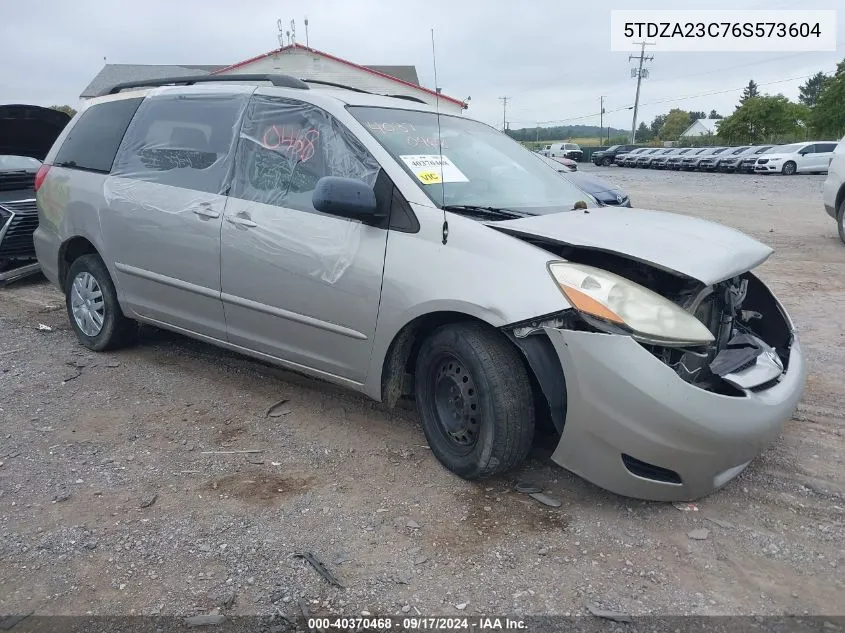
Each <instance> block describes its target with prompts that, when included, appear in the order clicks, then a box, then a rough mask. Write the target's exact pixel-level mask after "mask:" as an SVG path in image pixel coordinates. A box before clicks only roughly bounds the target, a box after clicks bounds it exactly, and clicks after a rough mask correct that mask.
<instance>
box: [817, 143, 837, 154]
mask: <svg viewBox="0 0 845 633" xmlns="http://www.w3.org/2000/svg"><path fill="white" fill-rule="evenodd" d="M834 149H836V143H819V144H818V145H816V151H817V152H819V153H822V152H825V153H826V152H832V151H833V150H834Z"/></svg>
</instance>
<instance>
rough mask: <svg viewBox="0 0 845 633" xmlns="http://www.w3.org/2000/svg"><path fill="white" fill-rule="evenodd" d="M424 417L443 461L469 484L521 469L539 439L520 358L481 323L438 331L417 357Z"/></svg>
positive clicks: (428, 436)
mask: <svg viewBox="0 0 845 633" xmlns="http://www.w3.org/2000/svg"><path fill="white" fill-rule="evenodd" d="M414 382H415V390H416V399H417V411H418V412H419V416H420V420H421V422H422V427H423V431H424V432H425V436H426V439H427V440H428V444H429V446H430V447H431V450H432V452H433V453H434V455H435V456H436V457H437V459H439V460H440V462H441V463H442V464H443V465H444V466H446V468H448V469H449V470H451V471H452V472H453V473H455V474H456V475H458V476H460V477H463V478H464V479H480V478H483V477H488V476H490V475H494V474H496V473H500V472H503V471H505V470H508V469H510V468H513V467H515V466H518V465H519V464H520V463H521V462H522V461H523V460H524V459H525V456H526V455H527V454H528V451H529V449H530V448H531V441H532V439H533V436H534V403H533V396H532V392H531V383H530V380H529V378H528V373H527V371H526V369H525V366H524V364H523V363H522V359H521V357H520V356H519V354H518V352H517V351H516V350H515V349H514V348H513V347H512V346H511V345H510V344H509V343H508V341H507V340H506V339H505V338H504V337H503V336H502V335H501V334H499V333H498V332H496V331H494V330H492V329H489V328H487V327H485V326H483V325H480V324H475V323H461V324H454V325H446V326H443V327H441V328H439V329H437V330H435V331H434V333H433V334H432V335H431V336H430V337H429V338H428V339H426V341H425V342H424V343H423V344H422V347H421V348H420V352H419V355H418V357H417V365H416V375H415V380H414Z"/></svg>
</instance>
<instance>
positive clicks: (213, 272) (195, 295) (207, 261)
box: [100, 90, 249, 340]
mask: <svg viewBox="0 0 845 633" xmlns="http://www.w3.org/2000/svg"><path fill="white" fill-rule="evenodd" d="M248 99H249V95H248V94H239V95H231V94H229V95H221V94H213V93H211V94H210V93H209V91H207V90H205V91H202V92H198V93H197V94H192V93H187V94H186V93H184V92H180V94H178V95H168V94H166V93H165V94H163V95H159V96H155V97H150V98H148V99H146V100H145V101H144V102H143V103H142V104H141V106H140V107H139V108H138V111H137V113H136V114H135V118H134V119H133V120H132V123H131V125H130V126H129V128H128V129H127V131H126V135H125V137H124V139H123V143H122V144H121V147H120V150H119V151H118V155H117V158H116V159H115V164H114V168H113V170H112V175H111V176H109V177H108V178H107V179H106V182H105V185H104V187H103V188H104V196H105V202H106V207H107V208H106V209H104V210H103V211H102V212H101V213H100V225H101V227H102V231H103V235H104V243H105V244H107V245H108V248H109V249H110V253H109V259H111V260H112V261H113V262H114V267H115V270H116V276H117V283H118V285H119V286H120V287H121V291H122V296H123V299H124V302H125V303H126V307H128V308H130V309H131V310H133V311H134V312H135V313H137V314H138V315H140V316H142V317H146V318H148V319H151V320H153V321H157V322H161V323H164V324H167V325H171V326H175V327H178V328H181V329H185V330H189V331H191V332H196V333H199V334H203V335H205V336H210V337H213V338H216V339H220V340H225V339H226V322H225V319H224V315H223V305H222V303H221V302H220V227H221V225H222V222H223V210H224V207H225V201H226V198H225V196H224V195H222V192H223V190H224V187H225V182H226V180H227V174H228V171H229V170H230V167H231V165H232V163H233V154H234V145H235V143H234V141H235V130H236V129H237V126H238V125H239V123H240V119H241V116H242V114H243V111H244V109H245V108H246V105H247V103H248Z"/></svg>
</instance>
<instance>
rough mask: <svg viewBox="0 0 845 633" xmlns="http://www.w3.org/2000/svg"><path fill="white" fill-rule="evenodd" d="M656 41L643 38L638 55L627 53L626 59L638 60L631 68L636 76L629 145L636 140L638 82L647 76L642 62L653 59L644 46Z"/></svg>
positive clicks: (632, 74) (638, 98)
mask: <svg viewBox="0 0 845 633" xmlns="http://www.w3.org/2000/svg"><path fill="white" fill-rule="evenodd" d="M655 43H656V42H646V41H645V40H643V41H642V42H640V54H639V55H628V61H631V60H632V59H636V60H639V66H638V67H637V68H636V69H635V68H632V69H631V77H636V78H637V96H636V97H634V121H633V122H632V123H631V145H633V144H634V143H636V142H637V110H638V109H639V106H640V83H641V82H642V80H643V77H648V68H646V69H645V70H643V62H650V61H651V60H652V59H654V55H646V54H645V47H646V46H654V45H655Z"/></svg>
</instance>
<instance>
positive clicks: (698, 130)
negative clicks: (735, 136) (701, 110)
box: [681, 119, 722, 136]
mask: <svg viewBox="0 0 845 633" xmlns="http://www.w3.org/2000/svg"><path fill="white" fill-rule="evenodd" d="M721 120H722V119H698V121H695V122H694V123H693V124H692V125H690V126H689V127H688V128H687V129H686V130H684V132H683V134H681V136H707V135H708V134H712V135H715V134H716V132H717V130H716V124H717V123H718V122H719V121H721Z"/></svg>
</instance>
